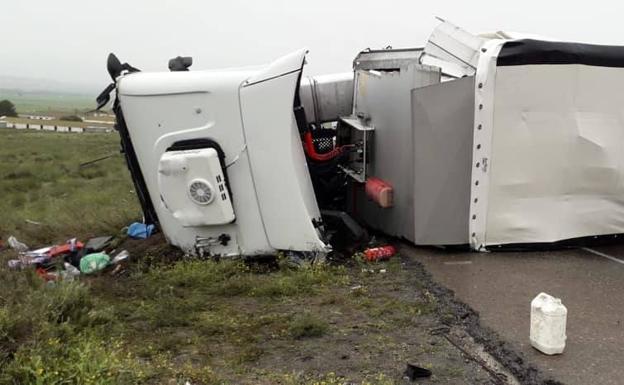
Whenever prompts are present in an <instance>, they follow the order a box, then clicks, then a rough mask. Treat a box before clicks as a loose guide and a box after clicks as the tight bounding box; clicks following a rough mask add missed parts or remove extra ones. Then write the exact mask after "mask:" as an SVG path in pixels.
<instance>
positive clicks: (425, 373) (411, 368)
mask: <svg viewBox="0 0 624 385" xmlns="http://www.w3.org/2000/svg"><path fill="white" fill-rule="evenodd" d="M405 377H407V378H408V379H409V380H410V381H415V380H416V379H418V378H426V377H431V370H429V369H425V368H421V367H420V366H416V365H413V364H410V363H409V362H408V363H407V368H406V369H405Z"/></svg>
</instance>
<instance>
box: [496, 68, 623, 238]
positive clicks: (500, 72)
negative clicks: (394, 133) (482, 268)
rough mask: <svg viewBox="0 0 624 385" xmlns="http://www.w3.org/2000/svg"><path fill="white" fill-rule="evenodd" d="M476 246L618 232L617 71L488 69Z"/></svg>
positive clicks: (620, 225)
mask: <svg viewBox="0 0 624 385" xmlns="http://www.w3.org/2000/svg"><path fill="white" fill-rule="evenodd" d="M495 87H496V88H495V99H494V122H493V130H492V144H491V171H490V176H489V199H488V207H487V229H486V236H485V238H486V244H488V245H494V244H508V243H535V242H555V241H559V240H564V239H570V238H576V237H584V236H592V235H604V234H613V233H622V232H624V93H623V92H622V90H623V89H624V69H623V68H606V67H595V66H586V65H527V66H511V67H498V68H497V70H496V86H495Z"/></svg>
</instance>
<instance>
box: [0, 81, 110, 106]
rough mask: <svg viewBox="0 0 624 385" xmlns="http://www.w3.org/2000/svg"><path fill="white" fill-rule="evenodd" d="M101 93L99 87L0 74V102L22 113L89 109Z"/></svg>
mask: <svg viewBox="0 0 624 385" xmlns="http://www.w3.org/2000/svg"><path fill="white" fill-rule="evenodd" d="M102 88H104V87H103V86H102ZM99 91H101V90H99V89H98V88H97V87H96V86H85V85H77V84H66V83H62V82H58V81H55V80H48V79H32V78H21V77H13V76H1V75H0V100H3V99H8V100H10V101H11V102H13V103H14V104H15V106H16V108H17V112H18V113H20V114H25V113H36V112H75V111H83V110H90V109H93V108H95V97H96V96H97V95H98V93H99Z"/></svg>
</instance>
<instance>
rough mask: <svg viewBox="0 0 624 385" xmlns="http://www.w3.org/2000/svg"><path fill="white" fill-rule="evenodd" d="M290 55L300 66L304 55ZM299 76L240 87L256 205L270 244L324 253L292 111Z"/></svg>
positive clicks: (312, 195) (324, 246)
mask: <svg viewBox="0 0 624 385" xmlns="http://www.w3.org/2000/svg"><path fill="white" fill-rule="evenodd" d="M290 57H291V59H292V60H300V61H299V65H300V66H301V65H302V63H303V58H299V57H298V56H292V55H291V56H290ZM289 67H291V66H289ZM299 74H300V72H294V73H290V74H288V75H283V76H279V77H276V78H271V79H269V80H265V81H262V82H260V83H255V84H252V85H250V86H247V87H243V88H241V91H240V100H241V109H242V116H243V126H244V132H245V138H246V142H247V149H248V151H249V158H250V163H251V170H252V173H253V179H254V186H255V189H256V194H257V196H258V204H259V208H260V211H261V213H262V220H263V222H264V228H265V230H266V234H267V237H268V239H269V242H270V244H271V246H273V247H274V248H276V249H284V250H299V251H314V250H319V251H326V250H327V247H326V245H325V244H324V243H323V242H322V241H321V239H320V238H319V234H318V232H317V231H316V229H315V228H314V226H313V223H312V220H313V219H319V218H320V212H319V209H318V206H317V203H316V198H315V196H314V190H313V189H312V182H311V181H310V174H309V172H308V168H307V164H306V160H305V156H304V154H303V147H302V145H301V139H300V137H299V132H298V129H297V124H296V122H295V116H294V112H293V101H294V95H295V88H296V86H297V81H298V78H299ZM258 76H259V78H265V77H264V76H262V74H260V75H258Z"/></svg>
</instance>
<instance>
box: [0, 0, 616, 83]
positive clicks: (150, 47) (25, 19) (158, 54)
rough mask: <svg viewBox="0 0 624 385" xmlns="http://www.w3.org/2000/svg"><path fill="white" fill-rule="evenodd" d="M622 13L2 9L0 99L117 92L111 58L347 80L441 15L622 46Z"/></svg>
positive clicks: (171, 4)
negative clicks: (304, 57) (296, 57)
mask: <svg viewBox="0 0 624 385" xmlns="http://www.w3.org/2000/svg"><path fill="white" fill-rule="evenodd" d="M623 11H624V3H622V2H616V1H613V0H612V1H603V0H595V1H582V2H581V1H547V0H541V1H535V0H524V1H515V2H510V1H500V0H498V1H491V0H487V1H476V0H475V1H459V0H452V1H451V0H436V1H426V2H425V1H417V0H412V1H407V0H401V1H399V0H396V1H395V0H385V1H384V0H376V1H369V0H333V1H332V0H315V1H310V0H307V1H298V0H264V1H263V0H256V1H251V0H249V1H243V0H221V1H213V0H205V1H201V0H175V1H173V0H106V1H99V2H95V1H93V0H54V1H51V0H2V7H1V9H0V25H1V26H2V37H0V88H2V83H1V82H2V81H3V80H2V79H3V77H4V79H6V78H7V77H18V78H31V79H41V80H42V83H45V82H44V81H43V80H54V81H56V82H57V83H54V84H57V85H60V86H67V87H69V86H70V85H71V86H72V87H80V88H82V89H88V90H98V89H100V88H104V86H106V84H107V83H109V81H110V79H109V78H108V75H107V73H106V57H107V55H108V53H109V52H114V53H115V54H116V55H117V56H118V57H119V58H120V59H121V60H122V62H128V63H130V64H132V65H133V66H135V67H137V68H140V69H142V70H144V71H166V70H167V62H168V60H169V59H170V58H172V57H175V56H178V55H182V56H192V57H193V58H194V64H193V67H192V69H193V70H200V69H215V68H223V67H233V66H245V65H257V64H263V63H269V62H271V61H272V60H274V59H276V58H278V57H280V56H281V55H284V54H287V53H289V52H291V51H293V50H295V49H298V48H301V47H307V48H308V49H309V50H310V53H309V55H308V63H309V64H308V66H307V68H306V72H307V74H310V75H315V74H325V73H332V72H343V71H349V70H350V69H351V63H352V60H353V58H354V57H355V55H356V54H357V53H358V52H359V51H361V50H362V49H365V48H367V47H370V48H382V47H386V46H388V45H390V46H392V47H394V48H399V47H418V46H424V44H425V42H426V40H427V37H428V35H429V34H430V33H431V31H432V29H433V28H434V27H435V26H436V25H437V24H438V22H437V21H436V19H435V16H439V17H442V18H444V19H446V20H449V21H451V22H453V23H454V24H456V25H459V26H461V27H463V28H464V29H466V30H468V31H470V32H473V33H479V32H487V31H496V30H507V31H515V32H528V33H534V34H539V35H545V36H550V37H556V38H560V39H562V40H571V41H581V42H588V43H598V44H614V45H624V23H623V22H622V15H623V14H624V12H623ZM5 82H8V80H5ZM45 84H47V83H45Z"/></svg>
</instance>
